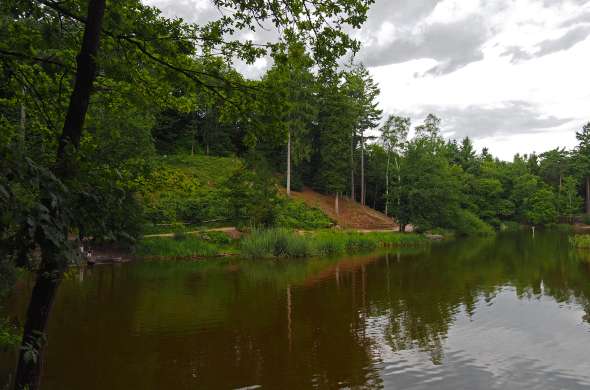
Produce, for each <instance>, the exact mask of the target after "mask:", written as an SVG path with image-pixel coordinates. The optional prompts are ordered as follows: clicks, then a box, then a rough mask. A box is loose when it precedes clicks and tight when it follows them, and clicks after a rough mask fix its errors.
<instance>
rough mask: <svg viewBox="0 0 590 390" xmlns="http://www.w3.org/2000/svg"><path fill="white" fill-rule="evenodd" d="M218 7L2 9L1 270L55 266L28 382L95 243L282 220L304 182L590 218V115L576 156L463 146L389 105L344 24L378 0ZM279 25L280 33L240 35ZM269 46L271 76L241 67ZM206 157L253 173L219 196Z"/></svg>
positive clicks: (386, 201) (436, 211)
mask: <svg viewBox="0 0 590 390" xmlns="http://www.w3.org/2000/svg"><path fill="white" fill-rule="evenodd" d="M212 3H213V4H214V5H215V6H217V7H218V8H220V9H231V10H233V12H232V13H228V14H226V15H225V16H223V17H221V18H220V19H219V20H216V21H213V22H210V23H207V24H205V25H195V24H191V23H187V22H185V21H183V20H181V19H169V18H165V17H164V16H162V15H161V13H160V11H159V10H158V9H156V8H151V7H147V6H145V5H143V4H142V3H141V2H139V1H134V0H125V1H118V2H108V3H107V2H106V1H105V0H90V1H84V0H66V1H52V0H39V1H19V0H7V1H3V2H2V4H1V5H0V14H1V16H2V18H1V20H2V21H1V22H0V35H1V37H2V39H1V40H0V59H1V62H0V156H1V158H0V170H1V171H2V174H1V175H0V242H1V245H0V268H2V273H1V275H0V277H2V278H6V279H7V280H8V279H9V278H10V275H11V272H10V270H13V269H14V266H17V267H21V268H29V269H35V270H39V274H38V275H39V276H38V280H37V284H36V286H35V290H34V291H33V297H32V304H31V308H30V312H29V320H28V322H27V324H26V325H25V329H24V331H25V336H24V338H23V349H22V353H21V359H20V361H19V372H18V376H17V386H20V387H21V388H22V387H24V386H27V385H30V386H33V387H34V385H35V383H36V382H37V381H38V370H39V365H38V364H36V362H37V361H38V360H39V359H37V354H39V353H40V351H42V347H41V346H42V344H43V342H44V341H43V339H42V337H39V334H42V332H43V330H44V329H45V326H46V323H47V317H48V313H49V308H50V307H51V303H52V301H53V298H54V296H55V291H56V289H57V287H58V285H59V281H60V280H61V277H62V276H63V272H64V270H65V269H66V267H67V265H68V264H69V262H70V261H74V260H75V257H76V255H77V253H76V250H77V249H76V248H78V243H77V242H76V240H77V239H79V240H85V239H94V240H99V241H102V242H116V243H119V244H121V243H125V244H127V245H130V246H133V244H134V243H136V242H137V240H138V239H140V238H141V235H142V232H143V230H144V229H145V227H146V226H148V225H149V224H161V223H174V222H183V223H196V222H202V221H207V220H217V219H224V220H225V221H229V222H231V223H236V224H238V223H241V224H248V225H251V226H261V225H263V226H273V225H281V220H285V218H283V219H281V212H282V213H284V212H285V211H284V209H285V208H286V207H287V208H288V207H292V208H296V207H293V206H289V205H288V204H287V205H286V203H285V201H284V200H283V195H282V194H283V192H284V193H285V194H286V196H288V195H289V194H290V192H291V191H292V190H293V191H297V190H300V189H302V188H303V187H304V186H306V187H310V188H313V189H314V190H316V191H319V192H321V193H324V194H330V195H331V196H334V199H335V207H336V208H337V207H338V206H337V205H338V198H339V197H341V196H346V197H349V198H352V199H355V200H356V201H358V202H360V203H361V204H366V205H368V206H370V207H372V208H375V209H377V210H381V211H383V212H384V213H385V214H387V215H389V216H391V217H392V218H394V219H395V220H396V221H398V223H399V224H400V226H401V227H402V230H403V228H404V227H405V226H407V225H412V226H414V228H416V229H418V230H424V231H425V230H431V229H434V228H445V229H452V230H455V231H457V232H458V233H460V234H482V233H483V234H486V233H491V232H492V231H493V229H500V228H501V227H502V226H506V225H507V224H509V223H525V224H531V225H548V224H553V223H557V222H573V221H574V220H575V219H576V218H579V216H580V215H582V213H584V212H585V213H590V123H589V124H587V125H586V126H584V127H583V128H582V129H580V130H579V132H577V139H578V141H579V144H578V146H577V147H576V148H575V149H574V150H563V149H555V150H551V151H548V152H545V153H542V154H539V155H536V154H531V155H524V156H521V155H516V156H515V157H514V160H513V161H512V162H506V161H501V160H499V159H497V158H494V156H492V155H491V154H490V153H489V152H488V151H487V150H486V149H484V150H482V151H481V152H477V151H476V150H474V147H473V144H472V142H471V140H470V139H469V138H465V139H463V140H460V141H458V140H448V139H445V138H444V137H443V132H442V129H443V127H442V125H441V123H442V124H444V118H438V117H437V116H436V115H434V114H429V115H428V116H427V117H426V118H425V119H424V121H423V123H420V124H418V125H416V126H415V127H412V126H413V124H412V123H411V121H410V119H409V118H406V117H403V116H395V115H391V116H388V117H384V113H383V112H382V111H381V110H380V109H379V108H378V104H377V100H378V96H379V87H378V85H377V84H376V83H375V82H374V81H373V79H372V77H371V74H370V72H369V71H368V70H367V69H366V68H365V67H364V66H363V65H362V64H360V63H357V62H355V61H354V56H353V54H354V53H355V52H356V51H357V50H358V48H359V43H358V42H357V41H355V40H354V39H352V38H351V37H349V36H348V35H347V34H346V32H345V31H346V29H345V28H344V27H346V28H359V27H360V26H361V25H362V23H363V22H364V20H365V18H366V13H367V10H368V7H369V6H370V4H371V3H372V1H371V0H331V1H314V0H310V1H298V0H288V1H275V0H268V1H247V2H242V1H237V0H214V1H212ZM261 25H268V26H273V27H276V28H277V29H278V30H279V31H280V35H279V38H278V39H277V41H275V42H270V43H264V44H260V43H255V42H252V41H249V40H244V39H240V38H239V35H238V34H237V32H239V31H244V30H255V29H256V28H257V27H258V26H261ZM265 56H267V57H268V58H271V59H272V64H273V65H272V67H270V68H269V69H268V70H267V71H266V73H265V74H264V75H263V76H262V77H261V78H260V79H256V80H252V79H247V78H246V77H244V76H243V75H242V74H240V72H239V71H238V70H237V69H238V68H237V67H235V66H233V65H232V63H233V62H235V61H236V60H241V61H244V62H246V63H253V62H254V61H255V60H256V59H258V58H261V57H265ZM196 155H206V156H212V157H215V156H219V157H221V156H223V157H231V158H234V159H236V161H238V162H239V163H238V164H237V167H238V168H237V169H235V170H233V171H232V172H231V174H230V175H228V177H227V178H224V180H220V181H219V182H216V185H215V191H214V192H211V191H203V187H202V186H200V185H199V183H196V182H194V181H192V180H191V178H190V176H187V175H186V173H185V172H184V171H182V170H180V169H176V168H175V165H171V164H170V161H176V162H179V161H180V165H182V162H183V161H185V162H186V161H188V160H187V159H186V157H187V156H196ZM183 158H184V160H183ZM175 159H176V160H175ZM212 161H215V160H212ZM215 168H216V167H213V170H215ZM211 180H212V181H215V178H212V179H211ZM171 187H176V188H180V189H181V191H178V192H177V193H176V195H173V196H168V197H163V196H160V197H154V196H153V194H154V193H155V192H159V193H161V192H162V191H163V190H165V189H166V188H171ZM281 187H284V190H283V189H282V188H281ZM584 202H585V204H584ZM291 227H299V226H291ZM6 284H8V283H3V285H6Z"/></svg>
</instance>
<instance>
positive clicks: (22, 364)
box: [15, 0, 106, 390]
mask: <svg viewBox="0 0 590 390" xmlns="http://www.w3.org/2000/svg"><path fill="white" fill-rule="evenodd" d="M105 1H106V0H90V2H89V4H88V17H87V19H86V26H85V29H84V37H83V40H82V47H81V49H80V53H79V54H78V57H77V69H76V79H75V84H74V90H73V91H72V95H71V96H70V104H69V107H68V112H67V113H66V119H65V122H64V127H63V131H62V134H61V137H60V139H59V147H58V151H57V159H56V164H55V174H56V176H57V177H58V178H59V179H62V180H63V179H68V178H72V177H74V176H75V174H76V168H75V162H76V156H75V155H74V154H75V152H76V151H77V150H78V147H79V146H80V138H81V137H82V128H83V126H84V119H85V117H86V111H87V110H88V103H89V100H90V93H91V91H92V84H93V83H94V80H95V78H96V55H97V53H98V44H99V41H100V30H101V25H102V19H103V16H104V11H105ZM64 233H65V237H67V233H68V232H67V231H66V232H64ZM38 234H40V235H42V234H43V233H42V232H38ZM39 241H40V244H41V253H42V255H41V265H40V267H39V271H38V274H37V280H36V282H35V287H34V288H33V292H32V295H31V301H30V302H29V308H28V311H27V321H26V323H25V328H24V333H23V340H22V346H21V351H20V354H19V360H18V368H17V372H16V377H15V389H18V390H21V389H28V390H35V389H38V388H39V384H40V379H41V368H42V363H43V351H44V349H45V348H44V344H45V340H46V335H45V331H46V328H47V323H48V320H49V315H50V313H51V307H52V305H53V301H54V299H55V296H56V293H57V288H58V287H59V284H60V282H61V279H62V277H63V273H64V271H65V269H66V267H67V263H66V261H65V259H64V256H63V253H61V251H60V250H59V249H58V248H56V247H55V246H54V245H53V244H52V243H51V240H49V239H46V238H44V237H41V239H40V240H39Z"/></svg>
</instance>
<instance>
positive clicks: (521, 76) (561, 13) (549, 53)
mask: <svg viewBox="0 0 590 390" xmlns="http://www.w3.org/2000/svg"><path fill="white" fill-rule="evenodd" d="M146 2H147V3H148V4H150V5H155V6H157V7H159V8H161V9H163V10H164V12H165V14H166V15H168V16H181V17H183V18H184V19H186V20H190V21H196V22H199V23H201V22H204V21H208V20H211V19H212V18H216V17H219V12H218V11H217V10H216V9H215V8H213V7H212V6H211V2H210V1H209V0H180V1H172V0H148V1H146ZM269 34H270V32H268V31H258V32H256V33H253V34H251V35H250V36H248V38H249V39H254V40H256V38H258V39H259V40H260V39H261V37H263V38H265V39H266V38H268V36H269ZM352 34H353V36H355V37H357V38H358V39H360V40H361V41H362V42H363V49H362V50H361V52H360V53H359V59H360V60H363V61H364V62H365V64H366V65H367V66H369V70H370V71H371V73H372V74H373V76H374V78H375V80H376V81H377V82H378V83H379V85H380V88H381V96H380V98H379V99H380V105H381V108H382V109H383V110H384V112H385V114H388V113H401V114H405V115H409V116H411V117H412V118H413V119H414V120H415V121H417V120H421V119H422V117H423V115H425V110H431V111H433V112H434V113H439V114H440V115H441V117H442V119H443V123H445V119H446V123H447V126H448V127H447V130H448V131H449V133H454V134H456V135H457V136H464V135H469V136H471V137H472V138H474V141H475V144H476V145H478V146H480V147H481V146H488V147H489V148H490V150H491V151H492V152H493V153H494V154H495V155H497V156H499V157H501V158H503V159H511V158H512V155H513V154H514V153H515V152H522V153H524V152H526V153H530V152H532V151H537V152H543V151H545V150H547V149H550V148H554V147H557V146H565V147H572V146H573V145H575V130H578V129H579V128H580V127H581V126H582V125H583V123H585V122H587V121H588V120H590V110H589V107H590V77H588V69H590V38H589V37H588V35H589V34H590V0H494V1H485V0H396V1H395V2H394V1H391V0H377V1H376V2H375V4H373V5H372V7H371V9H370V11H369V18H368V20H367V22H366V24H365V25H364V26H363V28H362V29H361V30H360V31H353V32H352ZM269 65H270V61H269V60H268V59H260V60H258V61H256V62H255V63H254V64H252V65H246V64H243V63H241V62H237V63H236V66H237V67H238V69H239V70H240V71H242V72H244V74H245V75H246V76H247V77H250V78H256V77H260V75H262V74H263V73H264V71H265V69H266V68H267V67H268V66H269ZM445 115H447V116H448V117H447V118H445ZM453 126H455V127H453Z"/></svg>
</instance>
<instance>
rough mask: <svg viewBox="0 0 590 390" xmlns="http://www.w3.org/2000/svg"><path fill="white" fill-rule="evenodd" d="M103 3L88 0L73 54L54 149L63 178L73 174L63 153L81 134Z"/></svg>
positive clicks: (93, 76) (74, 145)
mask: <svg viewBox="0 0 590 390" xmlns="http://www.w3.org/2000/svg"><path fill="white" fill-rule="evenodd" d="M105 2H106V0H90V2H89V3H88V17H87V18H86V27H85V29H84V37H83V38H82V47H81V49H80V53H79V54H78V57H76V64H77V68H76V79H75V81H74V90H73V91H72V95H71V96H70V104H69V106H68V111H67V113H66V119H65V121H64V127H63V130H62V134H61V136H60V138H59V145H58V149H57V161H56V173H57V174H58V176H62V177H64V178H67V177H70V176H72V175H73V174H75V170H74V166H73V165H72V164H73V163H74V162H75V159H73V158H69V157H68V156H67V155H68V154H71V153H73V152H74V151H75V150H77V149H78V147H79V145H80V138H81V137H82V128H83V126H84V120H85V119H86V112H87V111H88V104H89V102H90V93H91V92H92V84H93V83H94V80H95V79H96V54H97V53H98V44H99V41H100V29H101V25H102V18H103V15H104V9H105Z"/></svg>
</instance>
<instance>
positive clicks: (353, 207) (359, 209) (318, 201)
mask: <svg viewBox="0 0 590 390" xmlns="http://www.w3.org/2000/svg"><path fill="white" fill-rule="evenodd" d="M291 194H292V196H293V198H295V199H301V200H303V201H304V202H305V203H307V204H308V205H310V206H312V207H317V208H319V209H321V210H322V211H323V212H324V213H325V214H326V215H327V216H328V217H330V218H331V219H332V220H334V221H336V223H337V224H338V225H339V226H341V227H343V228H349V229H367V230H385V229H397V228H398V225H397V224H395V222H394V221H393V219H392V218H389V217H386V216H385V214H383V213H381V212H379V211H376V210H373V209H372V208H370V207H366V206H362V205H361V204H360V203H357V202H354V201H352V200H350V199H348V198H345V197H341V198H340V202H339V204H340V207H339V208H340V214H339V215H336V212H335V210H334V196H329V195H322V194H320V193H318V192H315V191H313V190H311V189H309V188H305V189H304V190H303V191H302V192H295V191H292V192H291Z"/></svg>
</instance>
